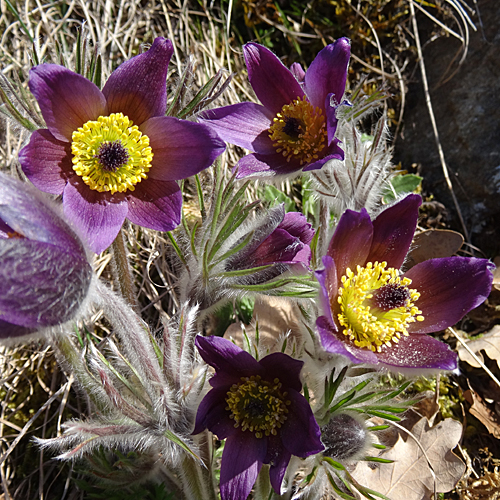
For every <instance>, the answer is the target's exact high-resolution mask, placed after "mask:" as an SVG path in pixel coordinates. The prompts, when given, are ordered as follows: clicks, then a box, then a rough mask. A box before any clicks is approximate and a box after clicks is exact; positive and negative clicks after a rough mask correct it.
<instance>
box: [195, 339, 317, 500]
mask: <svg viewBox="0 0 500 500" xmlns="http://www.w3.org/2000/svg"><path fill="white" fill-rule="evenodd" d="M196 346H197V348H198V351H199V353H200V355H201V357H202V358H203V360H204V361H205V362H206V363H208V364H209V365H210V366H212V367H214V368H215V375H214V376H213V377H212V378H211V379H210V385H211V386H212V389H211V390H210V391H209V392H208V393H207V394H206V396H205V397H204V398H203V400H202V402H201V403H200V406H199V407H198V413H197V414H196V423H195V428H194V431H193V434H198V433H200V432H202V431H203V430H205V429H208V430H209V431H212V432H213V433H214V434H215V435H216V436H217V437H218V438H219V439H225V440H226V443H225V446H224V452H223V454H222V462H221V471H220V492H221V499H222V500H235V499H238V500H243V499H245V498H247V497H248V495H249V494H250V491H251V489H252V486H253V485H254V483H255V480H256V479H257V475H258V473H259V471H260V468H261V467H262V464H264V463H265V464H269V479H270V480H271V485H272V487H273V488H274V490H275V491H276V492H278V493H279V491H280V487H281V482H282V480H283V475H284V473H285V470H286V467H287V465H288V462H289V461H290V458H291V455H295V456H298V457H302V458H305V457H308V456H309V455H312V454H314V453H318V452H320V451H322V450H323V449H324V447H323V444H322V443H321V440H320V429H319V426H318V424H317V423H316V420H315V418H314V415H313V413H312V410H311V407H310V406H309V403H308V402H307V400H306V399H305V398H304V396H302V395H301V394H300V390H301V389H302V383H301V381H300V371H301V369H302V366H303V364H304V363H303V362H302V361H298V360H296V359H293V358H291V357H290V356H287V355H286V354H283V353H281V352H275V353H272V354H269V355H268V356H265V357H263V358H262V359H260V360H259V361H257V360H256V359H255V358H254V357H252V356H251V355H250V354H249V353H248V352H245V351H243V350H242V349H240V348H239V347H237V346H236V345H234V344H233V343H232V342H230V341H229V340H226V339H223V338H220V337H201V336H198V337H196Z"/></svg>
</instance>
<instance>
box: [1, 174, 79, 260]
mask: <svg viewBox="0 0 500 500" xmlns="http://www.w3.org/2000/svg"><path fill="white" fill-rule="evenodd" d="M42 196H44V195H42V193H40V191H38V190H37V189H35V188H34V187H33V186H30V185H29V184H28V183H27V182H24V183H23V182H21V181H18V180H17V179H14V178H12V177H10V176H9V175H6V174H0V219H1V221H0V222H3V224H0V230H2V229H3V230H5V229H6V230H7V231H6V232H12V231H16V232H17V233H19V234H21V235H22V236H24V237H25V238H28V239H30V240H35V241H40V242H44V243H49V244H51V245H53V246H54V247H59V248H60V249H61V250H62V251H64V252H68V253H73V254H74V255H75V257H76V258H83V257H84V256H85V250H84V249H83V247H82V245H81V243H80V241H79V240H78V239H77V238H76V236H75V234H74V233H73V231H72V230H71V229H70V227H69V226H68V225H67V224H66V223H65V222H64V221H63V219H62V218H61V217H60V215H59V214H60V212H61V211H62V210H61V207H60V206H59V205H56V204H55V203H53V204H52V202H51V200H48V199H46V198H45V197H42Z"/></svg>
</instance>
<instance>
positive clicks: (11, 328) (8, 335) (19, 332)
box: [0, 315, 37, 343]
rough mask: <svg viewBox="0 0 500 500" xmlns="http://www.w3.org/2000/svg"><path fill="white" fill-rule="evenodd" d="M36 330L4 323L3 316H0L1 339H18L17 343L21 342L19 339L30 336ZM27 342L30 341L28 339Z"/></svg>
mask: <svg viewBox="0 0 500 500" xmlns="http://www.w3.org/2000/svg"><path fill="white" fill-rule="evenodd" d="M36 330H37V329H36V328H27V327H25V326H19V325H14V324H13V323H9V322H8V321H4V320H3V319H2V315H0V339H1V340H7V339H12V338H15V339H16V343H17V342H19V337H24V336H25V335H26V336H27V335H30V334H32V333H35V332H36ZM26 341H27V342H28V341H29V338H26Z"/></svg>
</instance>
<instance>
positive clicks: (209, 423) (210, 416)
mask: <svg viewBox="0 0 500 500" xmlns="http://www.w3.org/2000/svg"><path fill="white" fill-rule="evenodd" d="M229 387H230V386H229ZM229 387H225V388H218V389H212V390H210V391H209V392H208V394H207V395H206V396H205V397H204V398H203V400H202V401H201V403H200V406H199V407H198V412H197V414H196V424H195V426H194V430H193V432H192V434H199V433H200V432H202V431H203V430H204V429H208V430H209V431H210V432H212V433H213V434H215V435H216V436H217V437H218V438H219V439H226V438H227V437H229V436H231V435H232V434H234V433H235V432H241V431H240V429H237V428H236V427H234V420H231V419H230V418H229V412H228V410H226V406H227V403H226V396H227V391H228V390H229Z"/></svg>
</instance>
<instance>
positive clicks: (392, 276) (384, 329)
mask: <svg viewBox="0 0 500 500" xmlns="http://www.w3.org/2000/svg"><path fill="white" fill-rule="evenodd" d="M386 267H387V263H386V262H382V263H378V262H375V263H372V262H368V263H367V265H366V266H365V267H361V266H357V269H356V273H354V272H353V271H351V269H349V268H347V270H346V274H345V275H344V276H342V279H341V281H342V286H341V287H340V289H339V295H338V299H337V300H338V303H339V304H340V310H341V312H340V313H339V314H338V319H339V322H340V324H341V325H342V326H343V327H345V329H344V330H343V332H342V333H343V334H344V335H345V336H347V337H349V339H350V340H352V341H353V343H354V344H355V345H356V346H357V347H361V348H367V349H370V350H372V351H373V352H381V351H382V347H384V346H387V347H390V346H391V342H393V343H398V342H399V339H400V338H401V336H402V335H404V336H408V325H409V324H410V323H414V322H415V321H423V320H424V317H423V316H422V315H421V314H422V312H421V311H420V310H419V309H418V308H417V307H416V306H415V302H416V301H417V300H418V298H419V297H420V294H419V293H418V292H417V291H416V290H415V289H412V288H409V285H410V284H411V280H410V279H409V278H400V277H399V276H398V271H397V270H396V269H394V268H392V267H389V268H387V269H386Z"/></svg>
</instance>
